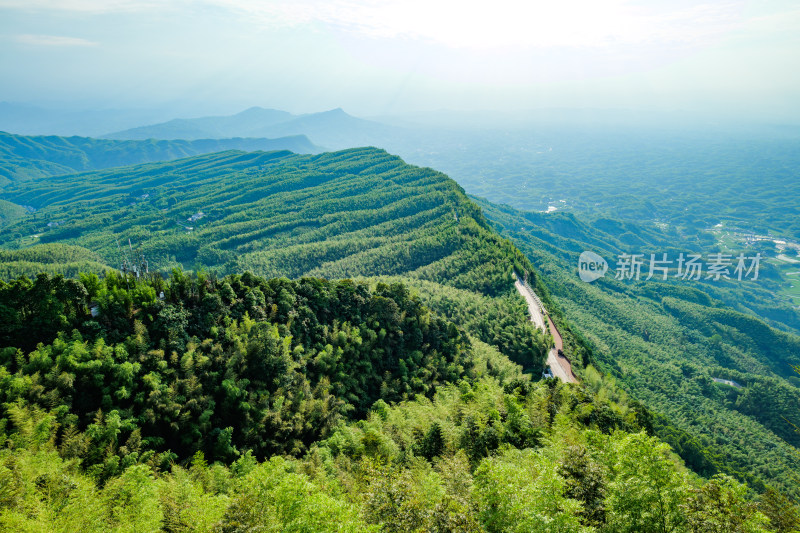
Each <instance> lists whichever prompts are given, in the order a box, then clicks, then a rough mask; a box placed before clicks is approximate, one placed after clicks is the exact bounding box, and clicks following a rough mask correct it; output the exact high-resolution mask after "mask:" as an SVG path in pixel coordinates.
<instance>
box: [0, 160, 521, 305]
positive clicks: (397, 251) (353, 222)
mask: <svg viewBox="0 0 800 533" xmlns="http://www.w3.org/2000/svg"><path fill="white" fill-rule="evenodd" d="M3 196H4V197H7V198H8V199H9V200H13V201H14V202H16V203H21V204H24V205H31V206H34V207H36V208H38V210H37V211H36V212H35V213H33V214H32V215H31V216H29V217H26V218H23V219H20V220H18V221H17V222H15V223H12V224H11V225H10V226H8V231H5V229H4V231H3V233H2V235H0V245H2V246H5V247H24V246H26V245H28V244H29V242H30V239H29V238H28V237H29V236H31V235H38V238H37V240H36V242H38V243H43V244H52V243H60V244H71V245H75V246H82V247H84V248H87V249H90V250H93V251H95V252H96V253H97V254H98V255H99V256H100V257H102V261H103V262H105V264H113V265H118V264H122V262H123V260H124V259H125V255H127V256H128V257H127V259H128V260H129V261H130V260H133V259H134V258H132V257H129V256H130V253H129V251H127V250H123V251H121V250H120V248H119V246H118V244H117V242H118V240H119V239H120V238H121V239H122V241H123V242H124V241H125V240H126V239H125V238H126V237H127V238H128V239H130V240H131V241H132V242H133V243H135V244H136V245H137V248H138V252H141V253H142V254H144V256H145V257H146V258H147V259H148V261H149V265H150V269H151V270H159V271H161V272H168V271H169V270H170V269H171V268H173V267H176V266H183V267H184V268H193V269H194V268H205V269H206V270H207V271H212V272H215V273H218V274H231V273H241V272H243V271H251V272H254V273H256V274H258V275H263V276H268V277H275V276H287V277H289V278H299V277H302V276H306V275H307V276H322V277H327V278H348V277H353V276H376V275H401V274H402V275H407V276H408V275H410V276H412V277H416V278H421V279H426V280H431V281H436V282H438V283H441V284H445V285H449V286H453V287H458V288H462V289H468V290H471V291H477V292H480V293H483V294H487V295H497V294H501V293H507V292H509V290H510V287H511V273H512V271H514V270H517V271H522V270H531V268H530V265H529V264H528V263H527V260H526V259H525V258H524V256H522V254H520V253H519V251H518V250H517V249H516V248H515V247H514V246H513V245H512V244H511V243H510V242H508V241H506V240H505V239H502V238H500V237H499V236H498V235H497V234H496V233H495V232H494V231H491V230H490V228H489V226H488V224H487V222H486V221H485V220H484V218H483V216H482V214H481V212H480V210H479V209H478V208H477V207H476V206H475V204H474V203H472V202H471V201H470V200H469V199H467V197H466V196H465V195H464V192H463V190H462V189H461V188H460V187H459V186H458V185H457V184H456V183H455V182H453V181H452V180H450V179H449V178H447V177H446V176H444V175H443V174H440V173H437V172H435V171H433V170H431V169H423V168H417V167H412V166H410V165H407V164H405V163H404V162H403V161H402V160H401V159H399V158H397V157H395V156H392V155H389V154H387V153H386V152H384V151H382V150H377V149H374V148H359V149H353V150H346V151H342V152H336V153H327V154H320V155H314V156H307V155H295V154H291V153H289V152H269V153H264V152H254V153H244V152H222V153H219V154H212V155H202V156H197V157H193V158H188V159H181V160H178V161H174V162H168V163H154V164H149V165H140V166H137V167H130V168H126V169H125V170H107V171H101V172H93V173H87V174H81V175H72V176H58V177H52V178H49V179H47V180H42V181H37V182H35V183H25V184H24V186H19V187H17V188H14V187H9V188H7V189H6V190H5V191H4V192H3ZM200 213H202V215H200ZM195 215H197V216H199V217H200V218H196V217H195ZM190 218H191V219H192V220H189V219H190ZM20 236H22V237H20ZM138 252H137V253H138ZM22 268H23V266H19V267H18V268H17V269H16V270H14V269H10V270H9V272H10V273H11V274H14V273H15V272H19V271H20V269H22ZM88 270H90V271H97V269H96V268H90V269H88ZM0 273H2V272H0Z"/></svg>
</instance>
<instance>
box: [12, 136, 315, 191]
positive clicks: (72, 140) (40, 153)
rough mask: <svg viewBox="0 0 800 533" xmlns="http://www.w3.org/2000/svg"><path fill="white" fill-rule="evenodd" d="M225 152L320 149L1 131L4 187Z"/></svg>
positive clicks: (280, 142) (302, 142) (301, 140)
mask: <svg viewBox="0 0 800 533" xmlns="http://www.w3.org/2000/svg"><path fill="white" fill-rule="evenodd" d="M223 150H292V151H295V152H299V153H314V152H318V151H319V148H318V147H316V146H314V145H313V144H312V143H311V141H309V140H308V138H307V137H306V136H305V135H295V136H291V137H283V138H278V139H263V138H262V139H242V138H231V139H200V140H192V141H187V140H171V141H164V140H157V139H147V140H139V141H132V140H126V141H116V140H108V139H93V138H90V137H77V136H73V137H59V136H56V135H32V136H26V135H14V134H12V133H6V132H0V188H2V187H5V186H8V185H10V184H12V183H19V182H26V181H32V180H36V179H43V178H46V177H48V176H53V175H61V174H74V173H75V172H82V171H86V170H97V169H102V168H110V167H120V166H124V165H135V164H139V163H149V162H153V161H167V160H170V159H178V158H181V157H188V156H192V155H198V154H205V153H211V152H220V151H223Z"/></svg>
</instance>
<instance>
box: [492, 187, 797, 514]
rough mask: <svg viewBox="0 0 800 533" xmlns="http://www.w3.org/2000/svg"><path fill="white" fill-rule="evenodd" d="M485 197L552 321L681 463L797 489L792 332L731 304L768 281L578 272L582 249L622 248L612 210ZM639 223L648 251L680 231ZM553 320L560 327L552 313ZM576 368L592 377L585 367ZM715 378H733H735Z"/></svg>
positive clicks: (757, 293) (671, 243)
mask: <svg viewBox="0 0 800 533" xmlns="http://www.w3.org/2000/svg"><path fill="white" fill-rule="evenodd" d="M482 206H483V207H484V208H485V210H486V213H487V216H488V217H489V218H490V219H491V220H492V221H493V222H494V223H495V224H497V225H498V227H499V228H502V229H503V234H504V235H506V236H508V237H511V238H513V239H514V241H515V243H516V244H517V245H518V246H519V247H520V249H521V250H522V251H523V252H525V253H526V255H527V256H528V257H529V258H530V260H531V262H532V263H534V264H536V266H537V270H538V271H539V276H538V278H537V291H539V292H540V295H541V296H542V298H543V300H545V303H546V305H547V306H548V309H549V310H550V311H551V314H554V315H555V320H556V322H557V323H558V322H559V320H562V319H560V318H559V315H560V316H563V318H564V319H566V320H568V321H569V322H570V323H571V324H572V325H573V326H578V327H580V332H581V335H580V337H578V336H577V335H575V334H574V332H571V333H567V334H566V335H565V336H566V337H569V336H571V335H572V336H575V337H576V338H577V339H578V340H581V339H582V342H580V343H579V344H583V345H584V346H589V347H590V350H587V351H584V352H583V354H584V360H586V357H585V356H586V355H589V360H590V361H591V362H592V364H593V365H594V366H595V367H596V368H598V369H599V370H601V371H603V372H605V373H607V374H610V375H613V376H614V377H615V378H616V380H617V382H618V383H619V386H620V387H621V388H622V389H624V390H625V391H626V392H627V393H628V394H630V396H631V397H632V398H635V399H636V400H638V401H640V402H641V404H642V405H643V406H644V407H646V409H647V410H648V411H649V412H651V413H652V414H653V416H652V420H651V421H650V425H651V426H652V429H653V431H654V432H655V434H657V435H658V436H659V437H661V438H662V439H663V440H664V441H666V442H667V443H669V444H670V446H671V447H672V448H673V449H674V450H675V451H676V452H677V453H679V454H680V456H681V457H682V458H683V460H684V461H685V462H686V464H687V465H688V466H689V467H690V468H692V469H693V470H694V471H695V472H697V473H699V474H701V475H703V476H708V477H710V476H713V475H714V474H717V473H725V474H728V475H731V476H734V477H735V478H737V479H738V480H739V481H742V482H746V483H748V484H749V485H750V486H751V487H752V488H755V489H756V490H758V491H763V490H765V488H766V487H767V486H773V487H776V488H778V489H779V490H780V491H783V492H786V493H789V494H791V495H792V497H795V498H796V497H797V496H798V495H800V494H798V492H797V490H798V486H800V485H798V484H797V483H796V482H795V481H796V480H797V479H798V475H800V474H799V473H800V454H798V453H797V446H798V445H800V440H798V435H797V433H795V432H794V426H796V425H798V423H799V422H800V418H798V413H797V405H798V402H800V396H798V389H797V387H796V384H797V383H796V382H793V381H792V380H793V379H796V378H795V377H793V376H792V374H793V372H792V365H796V364H797V354H798V353H800V351H799V350H800V348H799V346H800V344H799V343H800V338H798V337H797V336H796V335H794V334H791V333H787V332H785V331H781V330H779V329H776V328H773V327H770V326H769V325H767V324H766V323H765V322H764V321H762V320H760V319H758V318H757V317H755V316H753V315H752V314H745V313H752V310H749V309H744V308H741V307H738V308H737V309H736V310H734V309H731V306H739V304H740V302H741V301H747V302H758V301H764V300H763V298H764V296H763V295H762V294H761V292H762V291H765V290H767V289H766V288H764V287H759V286H758V285H759V283H760V280H759V282H758V283H754V284H752V286H753V287H755V288H752V289H745V288H742V287H746V286H747V285H746V284H745V282H742V283H734V282H733V281H731V282H725V283H720V284H717V285H713V284H712V283H711V282H709V283H700V282H698V283H692V284H690V283H689V282H686V281H681V280H677V281H675V280H668V281H666V282H662V281H660V280H659V281H657V280H655V279H651V280H649V281H646V282H645V281H639V282H638V283H637V282H633V281H621V280H616V279H614V277H613V276H612V275H611V274H610V273H609V274H607V275H606V276H605V277H604V278H603V279H601V280H598V281H596V282H594V283H591V284H589V283H584V282H582V281H580V279H579V278H578V277H577V276H576V275H575V265H576V262H577V259H578V255H579V254H580V253H581V252H582V251H583V250H596V251H598V252H599V253H600V254H601V255H604V256H605V257H606V258H609V259H611V258H612V257H614V255H616V254H617V253H620V252H622V251H628V252H630V251H631V250H630V249H629V248H625V247H624V245H622V244H620V243H619V242H618V240H616V239H615V238H614V237H613V235H612V234H610V233H608V231H609V230H610V228H611V226H613V224H612V222H614V221H613V220H611V219H607V220H606V223H605V224H603V225H601V226H600V227H594V228H593V227H591V226H589V225H587V224H586V223H585V222H583V221H581V220H579V219H578V218H577V217H575V216H574V215H571V214H560V215H559V214H556V215H553V216H549V215H548V216H545V215H542V214H536V213H523V212H518V211H514V210H512V209H510V208H498V207H495V206H491V205H490V204H486V203H483V204H482ZM617 222H618V223H619V224H627V223H623V222H619V221H617ZM638 234H639V235H640V236H642V238H644V239H645V240H647V241H648V246H652V251H653V252H656V251H669V250H672V249H673V248H674V247H675V246H676V244H675V240H676V239H677V237H673V238H671V239H670V238H668V236H664V235H660V234H659V231H658V230H657V229H652V228H651V229H650V230H648V231H642V232H639V233H638ZM678 242H680V241H678ZM656 247H658V248H656ZM634 251H635V252H642V253H643V252H647V251H648V248H646V247H644V248H640V249H636V250H634ZM682 251H685V250H682ZM539 284H541V285H542V288H541V289H540V287H539ZM738 286H742V287H738ZM542 289H544V290H542ZM767 292H768V291H767ZM572 329H575V328H574V327H573V328H572ZM559 330H560V331H561V332H562V334H564V332H565V331H569V330H568V329H566V328H562V326H561V324H559ZM576 351H578V350H573V353H575V352H576ZM582 377H583V379H585V380H587V381H589V375H588V373H587V372H583V375H582ZM713 378H718V379H730V380H733V381H735V382H736V383H738V384H739V385H741V388H737V387H735V386H730V385H727V384H724V383H717V382H715V381H714V379H713ZM602 381H608V380H607V379H604V380H602ZM598 390H599V389H598ZM601 415H602V412H595V413H589V416H601ZM642 422H643V423H644V421H642ZM645 425H646V424H645Z"/></svg>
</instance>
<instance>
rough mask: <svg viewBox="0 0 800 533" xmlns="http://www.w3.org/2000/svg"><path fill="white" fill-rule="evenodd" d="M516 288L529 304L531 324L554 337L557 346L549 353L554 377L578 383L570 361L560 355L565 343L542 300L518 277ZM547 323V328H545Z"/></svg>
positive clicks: (548, 363) (548, 356) (515, 283)
mask: <svg viewBox="0 0 800 533" xmlns="http://www.w3.org/2000/svg"><path fill="white" fill-rule="evenodd" d="M514 286H515V287H516V288H517V291H518V292H519V293H520V294H521V295H522V296H523V297H524V298H525V301H526V302H528V312H529V313H530V315H531V322H533V323H534V324H535V325H536V327H537V328H539V329H541V330H542V331H544V332H547V331H548V329H549V332H550V334H551V335H552V336H553V343H554V344H555V346H553V347H552V348H550V351H548V352H547V365H548V366H549V367H550V370H551V371H552V372H553V375H554V376H556V377H557V378H558V379H560V380H561V381H563V382H565V383H577V382H578V379H577V378H576V377H575V374H573V373H572V365H570V363H569V360H567V358H566V357H564V356H563V355H559V354H558V352H559V350H560V351H561V352H562V353H563V351H564V341H563V340H562V339H561V334H560V333H559V332H558V329H556V326H555V324H553V321H552V320H550V317H549V316H548V315H547V313H546V312H545V310H544V306H543V305H542V302H541V300H539V297H538V296H536V294H534V293H533V291H531V290H530V289H529V288H528V287H526V286H525V285H524V284H523V283H522V282H521V281H520V280H519V277H517V279H516V281H515V282H514ZM545 323H546V324H547V326H545Z"/></svg>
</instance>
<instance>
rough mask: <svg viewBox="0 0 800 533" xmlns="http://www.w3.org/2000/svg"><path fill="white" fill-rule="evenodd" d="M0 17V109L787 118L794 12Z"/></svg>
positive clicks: (320, 7)
mask: <svg viewBox="0 0 800 533" xmlns="http://www.w3.org/2000/svg"><path fill="white" fill-rule="evenodd" d="M0 21H1V22H0V42H2V47H3V50H4V53H3V54H2V55H0V68H2V70H3V72H4V73H5V76H4V78H5V79H4V83H3V86H2V87H1V88H0V101H7V102H21V103H30V104H35V105H40V106H42V105H43V106H47V105H50V106H52V105H53V104H57V105H58V106H59V107H62V108H64V107H71V108H84V109H109V108H120V109H131V108H144V109H172V110H173V111H174V112H175V114H174V115H173V116H187V117H188V116H191V115H194V116H201V115H209V114H232V113H236V112H238V111H241V110H242V109H246V108H248V107H251V106H261V107H270V108H276V109H283V110H287V111H290V112H293V113H309V112H314V111H323V110H326V109H332V108H337V107H342V108H344V109H345V110H346V111H347V112H349V113H351V114H353V115H356V116H367V117H372V116H387V115H402V114H408V113H420V112H428V111H434V110H443V109H448V110H461V111H465V112H475V111H500V112H502V111H514V110H520V109H543V108H544V109H550V108H569V109H628V110H633V111H643V112H656V113H669V112H674V111H679V112H681V113H687V114H691V113H701V114H703V115H708V116H715V117H739V118H742V119H746V120H753V119H755V120H759V121H773V122H774V121H777V122H787V121H789V122H798V121H800V103H798V99H797V98H796V95H797V94H800V73H799V72H798V71H797V69H793V68H790V66H791V65H797V64H800V31H798V29H800V7H798V6H797V5H796V4H792V3H791V2H787V1H768V2H758V3H755V2H746V1H739V0H732V1H725V2H702V3H692V2H684V1H680V2H666V1H657V2H647V3H644V2H631V1H625V0H613V1H609V2H605V3H603V4H602V5H601V4H599V3H597V2H590V1H588V0H570V1H568V2H560V3H547V2H533V3H532V2H519V1H508V0H507V1H501V2H499V3H494V4H493V5H492V7H491V8H489V7H487V6H486V5H483V4H476V3H469V2H468V3H455V2H422V1H418V0H413V1H404V2H399V1H396V0H391V1H386V2H377V1H373V0H353V1H348V2H344V1H328V2H321V1H319V0H300V1H293V2H289V1H288V0H276V1H270V2H258V1H255V0H203V1H198V2H190V1H187V0H170V1H166V2H153V1H150V0H109V1H104V2H101V1H97V0H63V1H59V2H56V1H52V0H0Z"/></svg>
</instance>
